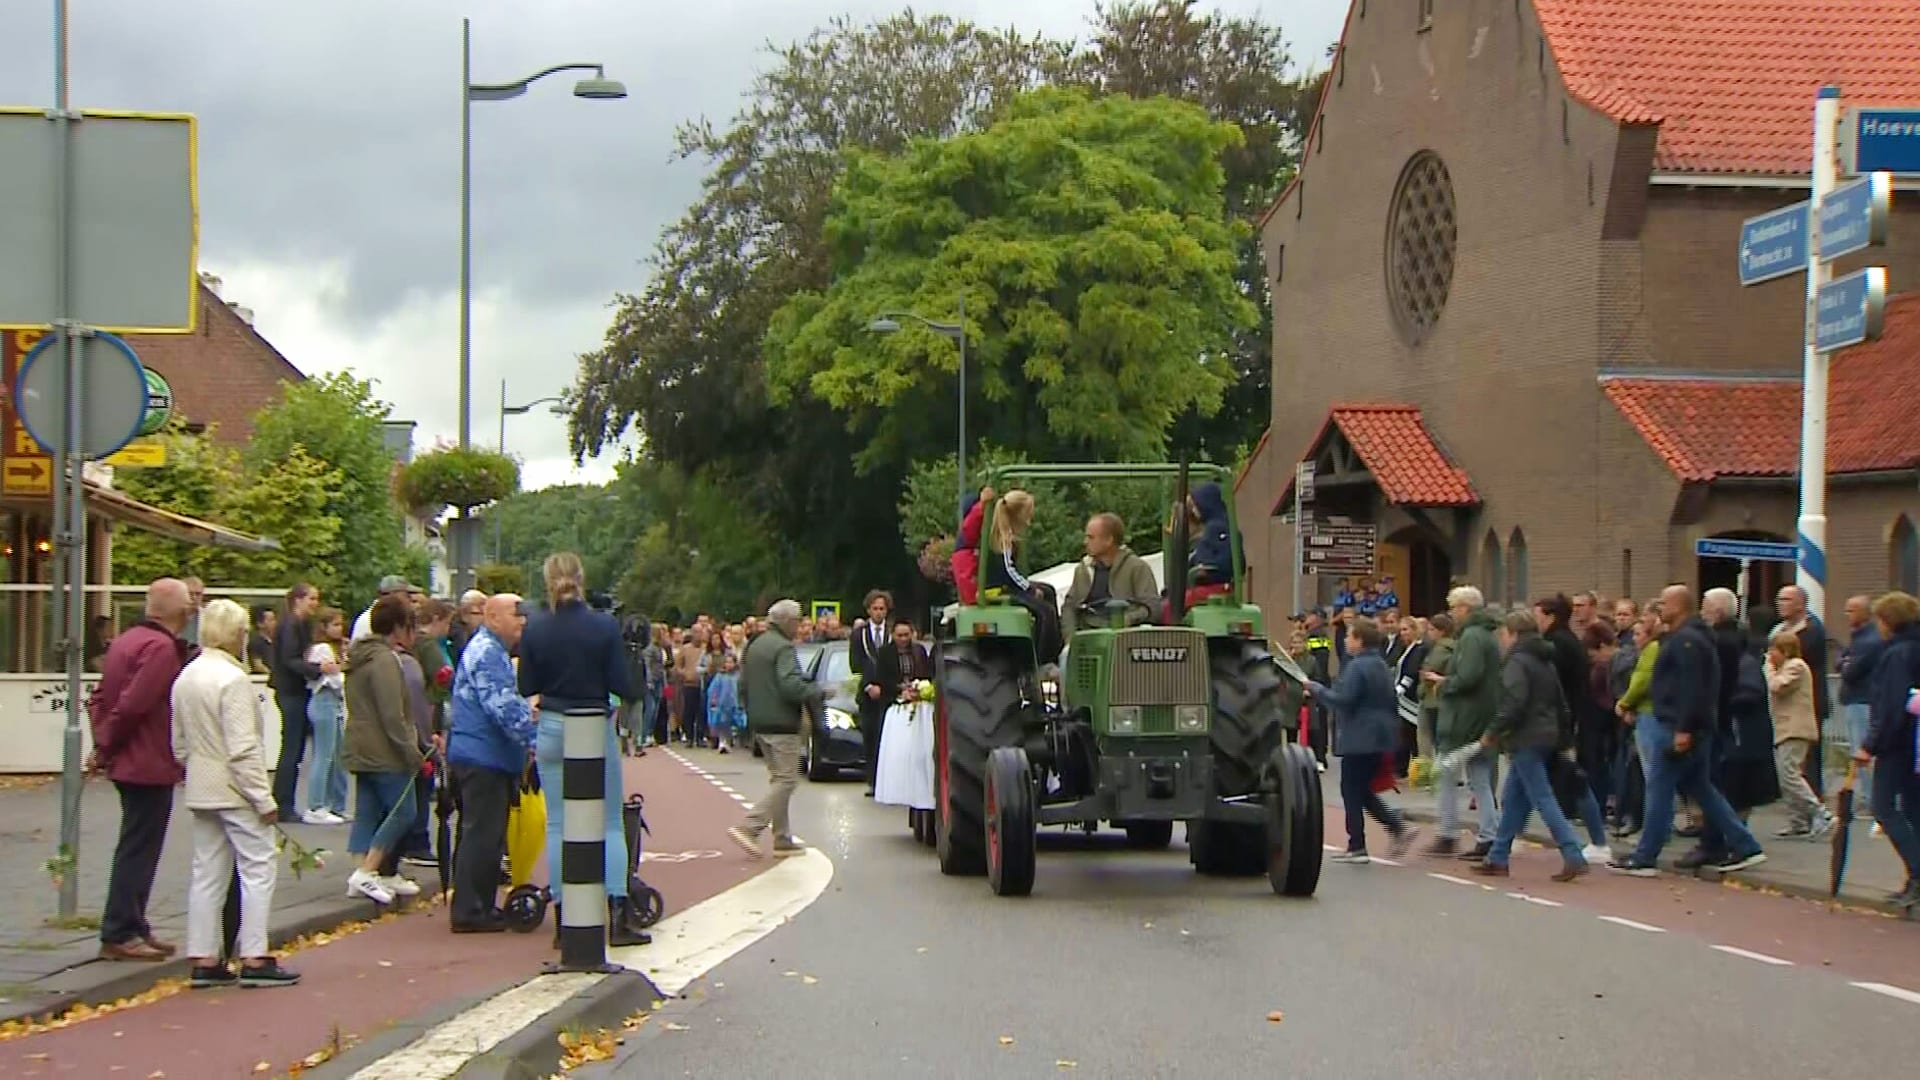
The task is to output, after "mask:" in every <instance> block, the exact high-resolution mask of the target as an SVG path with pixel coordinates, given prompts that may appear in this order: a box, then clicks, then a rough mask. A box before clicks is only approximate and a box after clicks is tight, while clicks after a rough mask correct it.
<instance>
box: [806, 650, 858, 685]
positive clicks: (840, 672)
mask: <svg viewBox="0 0 1920 1080" xmlns="http://www.w3.org/2000/svg"><path fill="white" fill-rule="evenodd" d="M814 678H815V679H816V680H818V681H819V682H823V683H829V684H838V683H842V682H845V681H846V680H848V679H851V678H853V660H852V659H851V658H850V656H849V654H848V652H847V650H845V649H828V650H827V651H826V656H825V659H824V660H823V661H822V662H821V664H820V673H819V674H818V675H815V676H814Z"/></svg>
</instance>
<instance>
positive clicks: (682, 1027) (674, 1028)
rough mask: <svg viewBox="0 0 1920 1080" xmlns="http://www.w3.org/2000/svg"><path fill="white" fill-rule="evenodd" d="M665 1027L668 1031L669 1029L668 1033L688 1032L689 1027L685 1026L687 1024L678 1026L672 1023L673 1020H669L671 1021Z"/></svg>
mask: <svg viewBox="0 0 1920 1080" xmlns="http://www.w3.org/2000/svg"><path fill="white" fill-rule="evenodd" d="M665 1026H666V1029H667V1030H668V1031H685V1030H687V1025H685V1024H676V1023H674V1022H673V1021H671V1020H669V1021H668V1022H667V1023H666V1025H665Z"/></svg>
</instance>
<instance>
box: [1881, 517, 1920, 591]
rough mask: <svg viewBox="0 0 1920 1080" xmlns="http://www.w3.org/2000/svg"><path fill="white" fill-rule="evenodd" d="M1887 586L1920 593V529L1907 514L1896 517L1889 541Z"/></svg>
mask: <svg viewBox="0 0 1920 1080" xmlns="http://www.w3.org/2000/svg"><path fill="white" fill-rule="evenodd" d="M1887 587H1888V588H1891V589H1898V590H1900V591H1901V592H1903V593H1908V594H1910V595H1920V531H1916V530H1915V529H1914V527H1913V520H1912V519H1911V518H1909V517H1907V515H1905V514H1901V515H1900V516H1899V517H1898V518H1895V519H1894V522H1893V534H1892V535H1891V536H1890V537H1889V538H1888V542H1887Z"/></svg>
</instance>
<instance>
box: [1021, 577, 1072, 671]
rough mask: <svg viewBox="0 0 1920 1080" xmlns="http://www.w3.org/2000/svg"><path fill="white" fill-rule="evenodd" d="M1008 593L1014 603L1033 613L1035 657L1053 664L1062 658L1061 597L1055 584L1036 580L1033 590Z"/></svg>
mask: <svg viewBox="0 0 1920 1080" xmlns="http://www.w3.org/2000/svg"><path fill="white" fill-rule="evenodd" d="M1008 595H1009V596H1010V597H1011V598H1012V599H1013V602H1014V603H1016V604H1019V605H1020V606H1021V607H1023V608H1026V609H1027V611H1028V612H1029V613H1030V614H1032V615H1033V653H1034V659H1035V660H1036V661H1038V662H1039V663H1041V664H1051V663H1053V662H1054V661H1056V660H1058V659H1060V649H1061V647H1062V646H1063V645H1064V644H1065V643H1064V642H1063V641H1062V640H1061V637H1060V598H1059V595H1058V594H1057V593H1055V592H1054V591H1053V586H1051V585H1048V584H1046V583H1045V582H1041V581H1036V582H1034V583H1033V592H1013V593H1009V594H1008Z"/></svg>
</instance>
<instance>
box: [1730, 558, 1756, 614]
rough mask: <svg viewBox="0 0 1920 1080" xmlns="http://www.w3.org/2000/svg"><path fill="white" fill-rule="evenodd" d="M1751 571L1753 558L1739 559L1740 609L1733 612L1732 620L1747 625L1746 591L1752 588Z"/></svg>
mask: <svg viewBox="0 0 1920 1080" xmlns="http://www.w3.org/2000/svg"><path fill="white" fill-rule="evenodd" d="M1752 572H1753V560H1752V559H1741V560H1740V589H1739V593H1740V598H1739V604H1740V610H1738V611H1736V612H1734V619H1733V621H1734V622H1736V623H1739V624H1740V625H1741V626H1745V625H1747V593H1748V591H1749V590H1750V589H1752V588H1753V578H1752V577H1751V574H1752Z"/></svg>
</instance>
